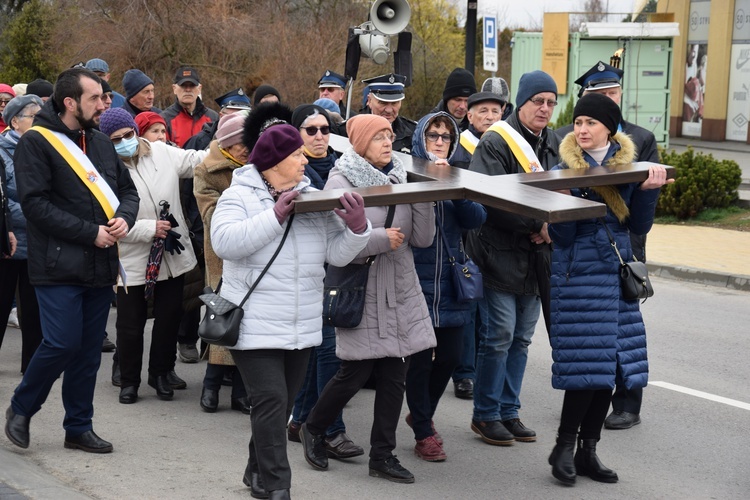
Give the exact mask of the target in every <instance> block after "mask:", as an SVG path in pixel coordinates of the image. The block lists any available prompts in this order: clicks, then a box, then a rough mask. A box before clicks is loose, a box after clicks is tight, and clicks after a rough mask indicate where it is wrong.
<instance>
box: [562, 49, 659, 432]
mask: <svg viewBox="0 0 750 500" xmlns="http://www.w3.org/2000/svg"><path fill="white" fill-rule="evenodd" d="M623 74H624V71H623V70H621V69H620V68H615V67H614V66H610V65H609V64H606V63H604V62H602V61H599V62H597V63H596V64H595V65H594V66H593V67H592V68H591V69H589V70H588V71H587V72H586V73H584V74H583V76H581V77H580V78H579V79H578V80H576V81H575V83H577V84H578V85H580V86H581V90H580V91H579V93H578V96H579V97H582V96H584V95H586V94H591V93H596V94H603V95H605V96H607V97H609V98H610V99H612V100H613V101H615V102H616V103H617V105H618V106H619V105H620V101H621V100H622V83H621V82H622V76H623ZM620 130H621V131H623V132H625V133H626V134H628V135H629V136H630V138H631V139H632V140H633V144H635V147H636V151H637V152H636V155H637V156H636V161H651V162H654V163H658V162H659V152H658V150H657V148H656V137H654V134H653V133H652V132H650V131H649V130H647V129H645V128H643V127H640V126H638V125H636V124H635V123H630V122H626V121H625V120H623V121H622V123H620ZM572 131H573V125H572V124H571V125H567V126H565V127H561V128H559V129H557V130H555V133H556V134H557V136H558V137H559V138H560V140H562V139H563V138H564V137H565V136H566V135H568V134H569V133H570V132H572ZM630 244H631V246H632V247H633V254H634V255H635V258H636V259H638V260H640V261H641V262H646V235H645V234H643V235H639V234H633V233H630ZM621 382H622V381H620V380H619V379H618V383H617V387H616V389H615V393H614V395H613V396H612V413H610V414H609V416H608V417H607V419H606V420H605V421H604V427H605V428H606V429H629V428H631V427H633V426H634V425H638V424H640V423H641V417H640V412H641V403H642V402H643V388H638V389H631V390H628V389H626V388H625V386H624V385H622V383H621Z"/></svg>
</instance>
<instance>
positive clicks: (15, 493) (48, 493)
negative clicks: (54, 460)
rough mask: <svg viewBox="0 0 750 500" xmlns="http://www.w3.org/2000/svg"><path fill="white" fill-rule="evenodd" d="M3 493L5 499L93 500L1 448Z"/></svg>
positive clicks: (1, 483) (23, 457) (27, 459)
mask: <svg viewBox="0 0 750 500" xmlns="http://www.w3.org/2000/svg"><path fill="white" fill-rule="evenodd" d="M0 464H2V467H0V492H3V495H2V497H3V498H6V497H7V498H13V499H15V498H18V499H21V498H32V499H35V500H46V499H49V500H53V499H54V500H91V498H92V497H90V496H88V495H86V494H84V493H81V492H80V491H77V490H75V489H74V488H72V487H70V486H69V485H68V484H65V483H64V482H63V481H61V480H59V479H58V478H56V477H55V476H54V475H52V474H50V473H49V472H47V471H45V470H44V469H43V468H42V467H40V466H39V465H37V464H35V463H33V461H32V460H30V459H29V458H28V457H26V456H25V455H24V454H23V453H16V452H13V451H10V450H8V449H6V448H3V447H0Z"/></svg>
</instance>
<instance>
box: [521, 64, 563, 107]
mask: <svg viewBox="0 0 750 500" xmlns="http://www.w3.org/2000/svg"><path fill="white" fill-rule="evenodd" d="M541 92H552V93H553V94H555V97H557V84H556V83H555V80H553V79H552V77H551V76H549V75H548V74H547V73H545V72H544V71H542V70H536V71H531V72H529V73H524V74H523V75H521V80H519V82H518V91H517V92H516V107H519V108H520V107H521V106H523V105H524V104H525V103H526V101H528V100H529V99H531V98H532V97H534V96H535V95H537V94H539V93H541Z"/></svg>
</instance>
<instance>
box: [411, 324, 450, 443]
mask: <svg viewBox="0 0 750 500" xmlns="http://www.w3.org/2000/svg"><path fill="white" fill-rule="evenodd" d="M463 331H464V327H463V326H457V327H453V328H435V337H436V338H437V347H435V349H432V348H430V349H425V350H424V351H422V352H418V353H416V354H413V355H412V356H411V361H410V362H409V371H408V372H407V374H406V404H407V405H409V411H410V412H411V417H412V428H413V429H414V439H416V440H418V441H419V440H422V439H425V438H426V437H429V436H432V435H433V434H434V433H433V431H432V419H433V417H434V415H435V409H436V408H437V405H438V402H439V401H440V397H441V396H442V395H443V392H445V387H446V386H447V385H448V382H449V381H450V379H451V374H452V373H453V370H455V369H456V367H457V366H458V365H459V363H460V362H461V356H462V355H463V352H462V351H463V344H464V338H463ZM433 352H434V358H433Z"/></svg>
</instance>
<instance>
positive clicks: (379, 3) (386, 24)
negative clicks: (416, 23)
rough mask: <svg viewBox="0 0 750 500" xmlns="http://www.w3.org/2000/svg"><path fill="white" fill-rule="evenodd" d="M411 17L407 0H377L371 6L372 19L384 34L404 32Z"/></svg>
mask: <svg viewBox="0 0 750 500" xmlns="http://www.w3.org/2000/svg"><path fill="white" fill-rule="evenodd" d="M409 19H411V7H409V2H407V0H375V1H374V2H373V3H372V6H371V7H370V21H371V22H372V25H373V26H374V27H375V29H376V30H378V31H379V32H381V33H383V34H384V35H395V34H397V33H400V32H402V31H403V30H404V29H405V28H406V27H407V26H408V25H409Z"/></svg>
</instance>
